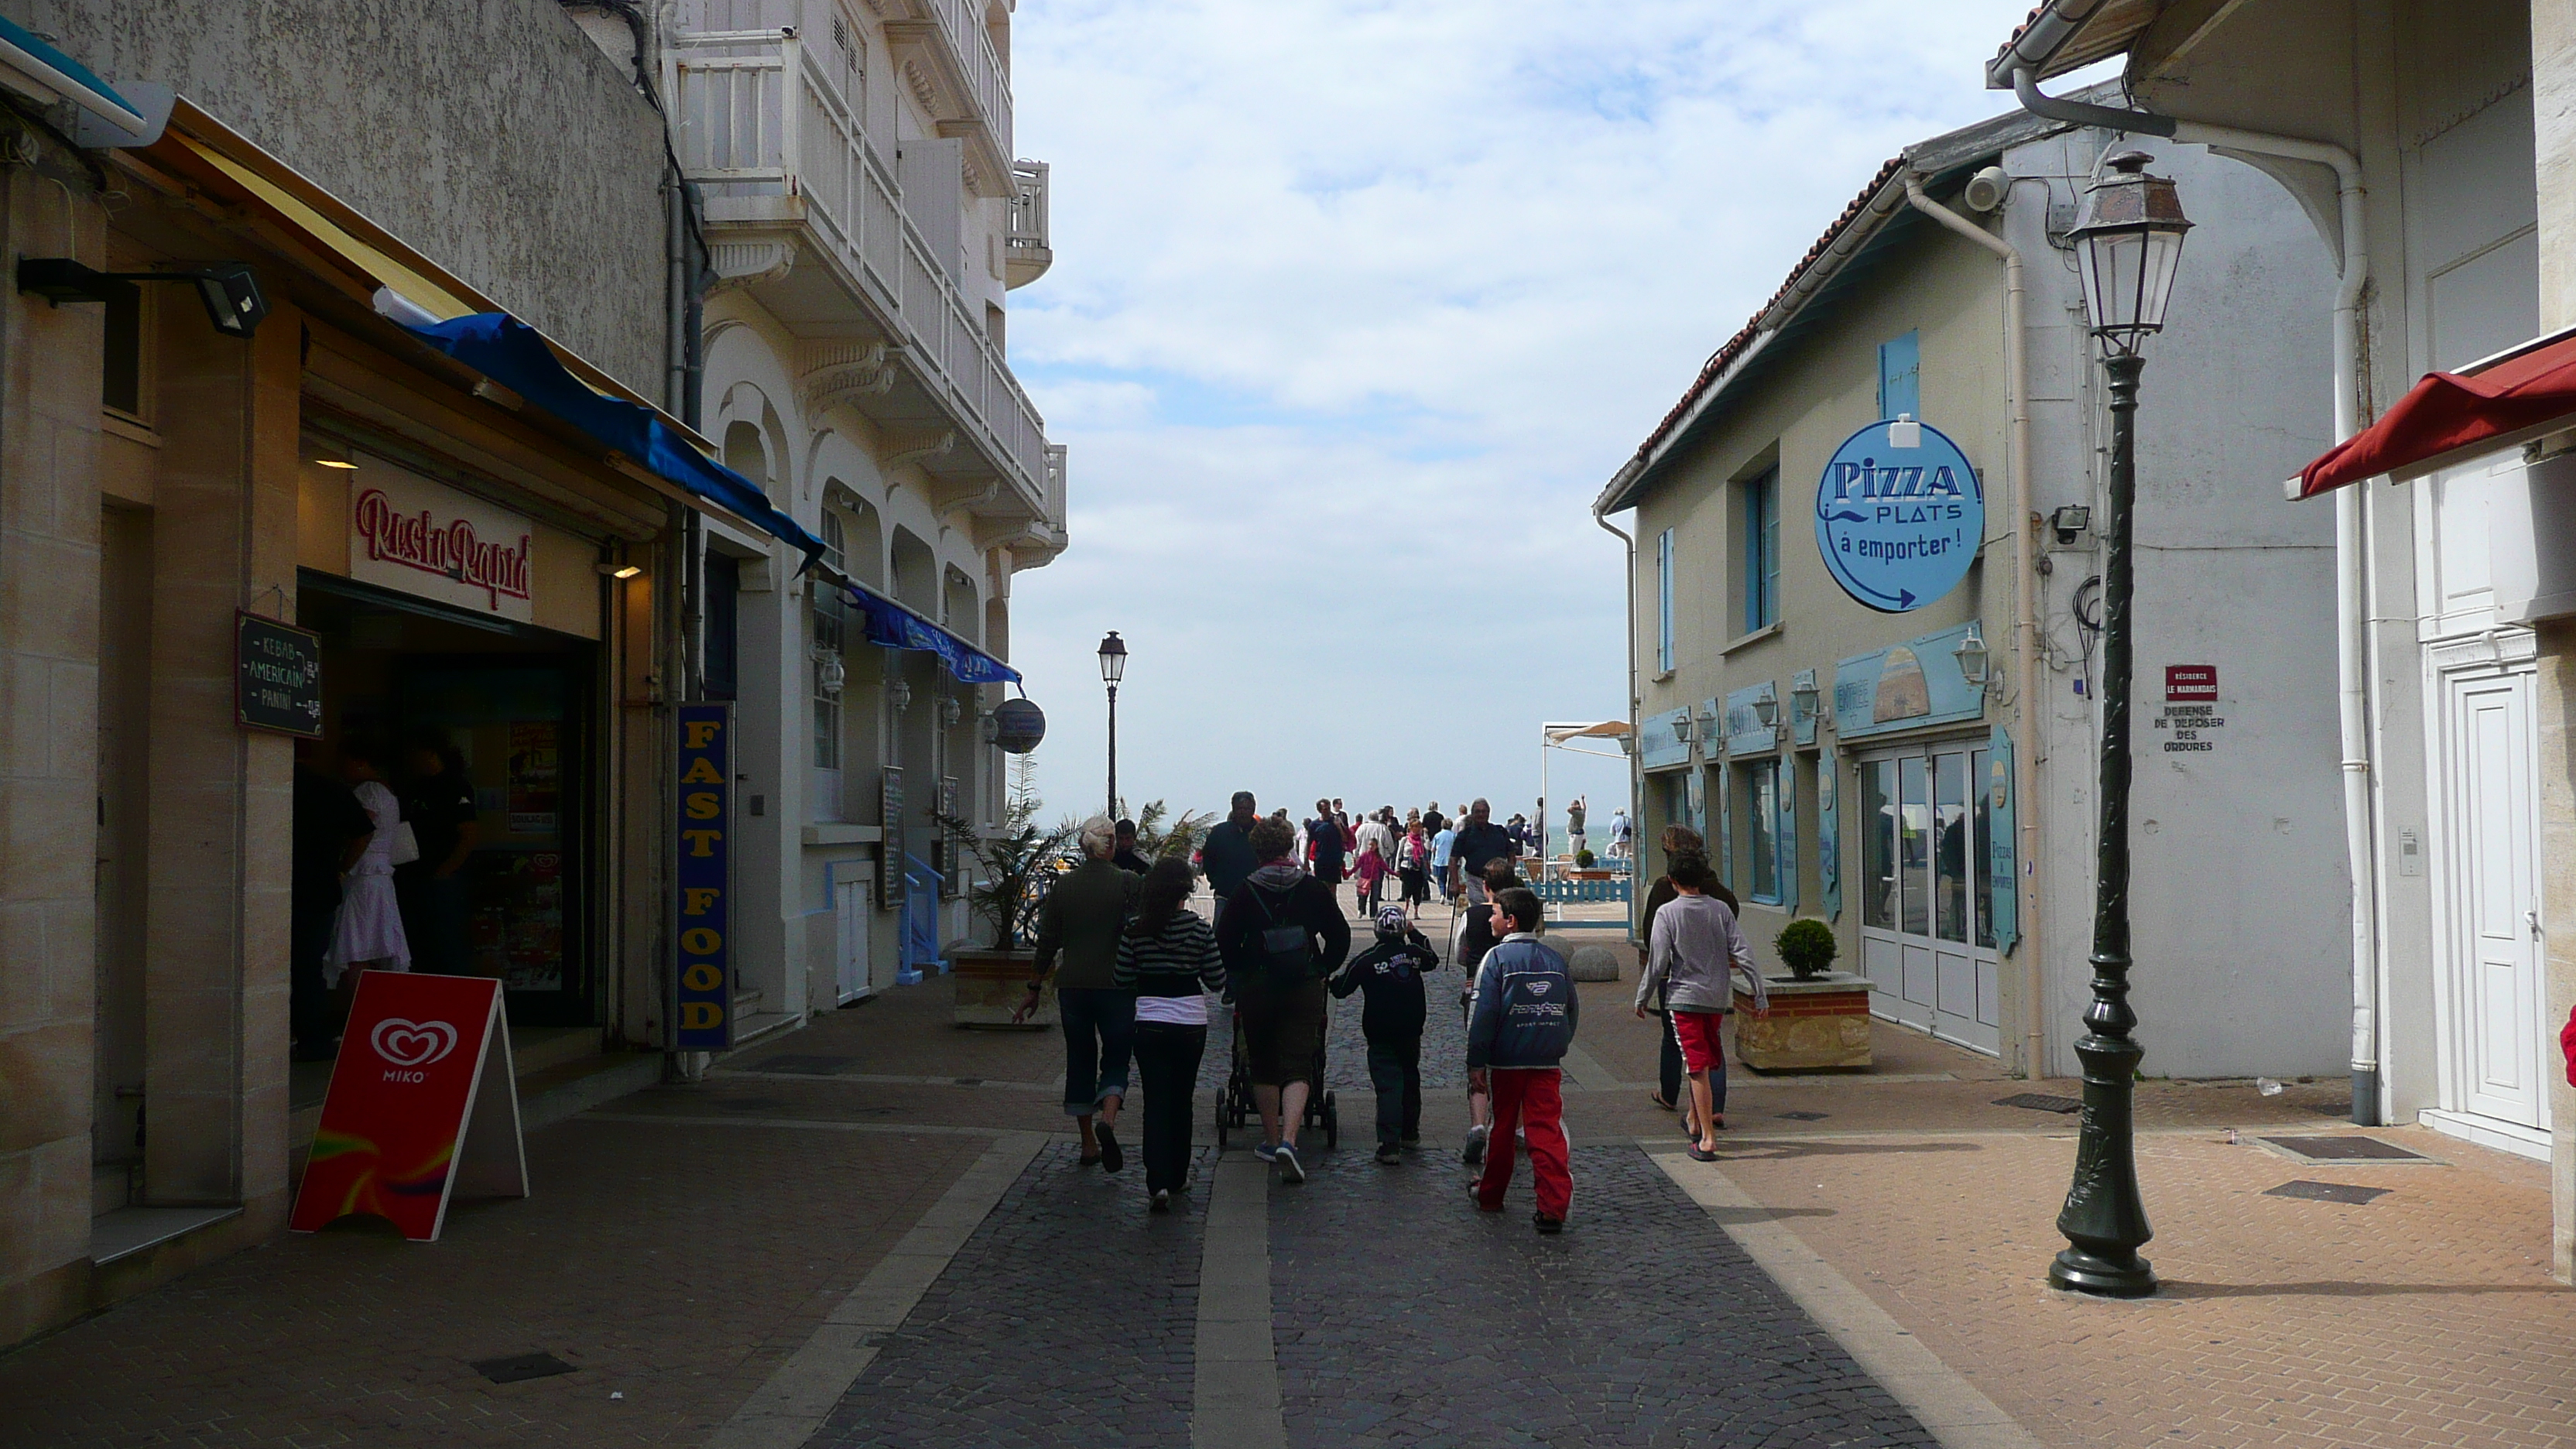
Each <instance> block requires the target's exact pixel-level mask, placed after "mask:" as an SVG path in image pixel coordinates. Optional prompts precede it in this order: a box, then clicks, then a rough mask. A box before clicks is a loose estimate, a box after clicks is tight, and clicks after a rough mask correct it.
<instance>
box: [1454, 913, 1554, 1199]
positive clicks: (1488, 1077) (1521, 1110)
mask: <svg viewBox="0 0 2576 1449" xmlns="http://www.w3.org/2000/svg"><path fill="white" fill-rule="evenodd" d="M1541 913H1542V908H1541V907H1540V905H1539V901H1538V894H1537V893H1536V892H1534V891H1532V890H1530V889H1528V888H1527V887H1523V886H1515V887H1511V888H1509V889H1506V890H1501V891H1497V892H1496V893H1495V895H1494V928H1495V929H1496V930H1498V931H1501V932H1502V933H1503V939H1502V943H1501V944H1500V945H1497V946H1496V947H1494V949H1493V950H1491V951H1488V952H1486V953H1485V963H1484V965H1482V966H1480V967H1478V968H1477V971H1476V1014H1475V1016H1474V1018H1473V1019H1472V1020H1470V1021H1469V1022H1468V1023H1467V1080H1468V1081H1469V1082H1470V1083H1472V1084H1474V1085H1476V1086H1479V1087H1484V1088H1486V1089H1488V1090H1490V1091H1491V1092H1492V1093H1493V1097H1494V1130H1493V1139H1492V1145H1491V1146H1490V1147H1489V1148H1488V1149H1487V1150H1486V1153H1485V1170H1484V1172H1483V1174H1482V1175H1481V1176H1479V1177H1478V1178H1477V1179H1476V1185H1475V1188H1474V1192H1475V1195H1476V1206H1477V1207H1479V1208H1481V1209H1483V1210H1484V1211H1486V1212H1489V1213H1498V1212H1501V1211H1502V1210H1503V1192H1504V1190H1505V1189H1506V1188H1509V1187H1510V1186H1511V1185H1512V1129H1513V1128H1514V1127H1515V1126H1518V1127H1519V1128H1520V1129H1521V1130H1522V1131H1523V1132H1525V1133H1527V1134H1528V1137H1529V1151H1530V1179H1531V1183H1530V1185H1531V1186H1532V1187H1533V1188H1535V1189H1536V1190H1537V1193H1538V1213H1537V1216H1536V1217H1535V1219H1534V1220H1533V1221H1534V1222H1535V1225H1536V1226H1537V1228H1538V1230H1539V1231H1540V1232H1542V1233H1557V1232H1562V1231H1564V1229H1565V1214H1566V1210H1567V1209H1568V1208H1569V1207H1571V1206H1572V1204H1573V1201H1574V1176H1573V1173H1572V1172H1571V1170H1570V1169H1569V1167H1568V1163H1567V1156H1566V1145H1565V1097H1564V1095H1563V1087H1564V1077H1565V1073H1564V1071H1563V1069H1562V1067H1561V1066H1560V1065H1559V1064H1560V1063H1562V1062H1563V1061H1564V1060H1565V1053H1566V1050H1567V1048H1569V1047H1571V1046H1573V1045H1574V1030H1575V1027H1576V1026H1578V1025H1579V1024H1580V1022H1581V1017H1582V1002H1581V1000H1580V998H1578V997H1577V996H1576V995H1575V994H1574V978H1573V976H1572V975H1571V974H1570V973H1568V972H1567V970H1566V969H1565V958H1564V957H1562V956H1559V955H1558V954H1556V952H1555V951H1554V950H1552V949H1550V948H1549V947H1548V946H1547V945H1545V944H1544V943H1542V942H1541V941H1540V940H1539V938H1538V934H1537V932H1538V926H1539V921H1540V916H1541Z"/></svg>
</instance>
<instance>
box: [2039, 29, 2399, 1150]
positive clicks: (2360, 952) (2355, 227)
mask: <svg viewBox="0 0 2576 1449" xmlns="http://www.w3.org/2000/svg"><path fill="white" fill-rule="evenodd" d="M2013 94H2014V95H2016V96H2018V97H2020V98H2021V104H2022V109H2024V110H2026V111H2029V112H2030V113H2031V114H2033V115H2038V116H2046V117H2048V118H2050V119H2051V120H2059V121H2067V122H2070V123H2072V124H2075V125H2079V126H2100V127H2104V128H2106V129H2110V130H2115V131H2132V132H2137V133H2139V134H2142V135H2150V136H2169V137H2171V138H2173V139H2174V140H2176V141H2180V142H2183V143H2185V144H2188V145H2195V146H2207V147H2209V148H2210V149H2212V150H2214V151H2220V152H2227V151H2248V152H2253V153H2255V154H2257V155H2263V156H2278V157H2281V158H2283V159H2285V160H2291V161H2307V162H2312V163H2314V164H2317V165H2320V166H2326V167H2330V168H2332V170H2333V171H2334V174H2335V192H2336V197H2337V200H2338V203H2339V208H2338V209H2339V212H2340V217H2339V220H2340V222H2341V230H2342V233H2343V237H2342V240H2343V275H2342V276H2341V278H2340V279H2339V280H2338V281H2337V283H2336V286H2335V302H2334V389H2335V395H2334V430H2335V441H2336V442H2342V441H2343V440H2345V439H2347V438H2349V437H2351V436H2352V435H2353V434H2354V433H2356V432H2359V431H2360V430H2361V297H2362V293H2363V292H2364V291H2365V290H2367V289H2368V287H2369V284H2370V240H2369V233H2368V231H2367V230H2366V228H2365V227H2364V226H2363V220H2364V214H2363V207H2362V200H2363V190H2362V184H2361V162H2360V161H2359V159H2358V158H2356V157H2355V156H2354V155H2353V154H2352V153H2351V152H2350V151H2347V150H2345V149H2344V148H2343V147H2341V146H2336V145H2331V144H2328V143H2326V142H2323V141H2303V140H2300V139H2297V138H2296V137H2291V136H2272V135H2266V134H2264V133H2262V132H2260V131H2240V130H2238V129H2236V128H2235V127H2233V126H2213V125H2207V124H2204V123H2202V122H2199V121H2187V120H2183V119H2182V118H2180V117H2177V116H2158V115H2150V114H2149V113H2147V112H2145V111H2124V110H2119V109H2117V108H2114V107H2111V106H2093V105H2086V104H2084V103H2082V102H2080V101H2064V100H2058V99H2055V98H2053V97H2050V96H2045V95H2042V94H2040V91H2039V86H2038V83H2037V81H2036V80H2035V79H2034V78H2033V77H2032V75H2031V73H2030V71H2029V69H2028V68H2027V67H2025V68H2021V69H2017V70H2015V71H2014V72H2013ZM2362 491H2363V490H2362V489H2360V488H2342V489H2337V490H2336V491H2335V675H2336V685H2337V693H2338V698H2339V701H2340V705H2341V708H2340V710H2339V711H2338V715H2339V719H2338V724H2339V729H2340V733H2341V735H2342V744H2343V828H2344V853H2345V856H2346V858H2347V865H2348V868H2349V870H2350V871H2351V874H2352V1120H2353V1121H2354V1122H2355V1123H2357V1124H2359V1125H2361V1126H2364V1127H2376V1126H2378V1125H2380V1111H2379V1100H2380V1070H2379V954H2380V931H2379V903H2380V899H2381V896H2382V894H2383V893H2382V892H2381V890H2380V888H2379V850H2378V821H2377V820H2376V819H2375V818H2374V816H2373V811H2372V803H2371V778H2370V760H2371V706H2370V679H2371V670H2372V669H2373V668H2374V667H2375V666H2376V663H2377V659H2376V654H2377V650H2376V646H2375V645H2374V644H2373V642H2372V640H2371V638H2370V613H2369V600H2370V588H2369V573H2368V570H2369V566H2370V563H2369V552H2368V549H2367V542H2368V540H2367V539H2366V538H2365V536H2364V535H2365V530H2366V524H2367V519H2366V515H2365V508H2366V506H2367V500H2366V499H2364V498H2363V497H2362V496H2361V494H2362Z"/></svg>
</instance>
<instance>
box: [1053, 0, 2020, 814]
mask: <svg viewBox="0 0 2576 1449" xmlns="http://www.w3.org/2000/svg"><path fill="white" fill-rule="evenodd" d="M2027 4H2028V0H1937V3H1933V4H1928V5H1927V4H1924V3H1921V0H1579V3H1575V4H1566V3H1563V0H1551V3H1532V0H1401V3H1390V0H1261V3H1254V0H1020V7H1019V12H1018V19H1017V21H1016V22H1015V24H1014V29H1013V37H1014V47H1015V52H1016V53H1015V56H1014V63H1013V71H1014V76H1015V89H1016V96H1017V105H1016V110H1017V128H1018V150H1019V153H1020V154H1021V155H1023V156H1030V157H1036V158H1039V159H1042V160H1045V161H1048V162H1051V163H1052V164H1053V166H1054V178H1053V179H1054V196H1053V206H1054V228H1055V236H1054V246H1055V255H1056V262H1055V266H1054V269H1053V270H1052V271H1051V272H1050V273H1049V274H1048V275H1047V276H1046V277H1045V278H1044V279H1043V280H1041V281H1039V282H1038V283H1036V284H1035V285H1033V286H1030V287H1027V288H1024V289H1022V290H1021V291H1019V292H1017V293H1015V294H1014V295H1013V298H1012V302H1013V311H1012V314H1011V323H1010V328H1011V330H1010V339H1011V355H1012V361H1013V365H1014V366H1015V367H1016V369H1017V370H1018V372H1019V375H1020V377H1021V379H1022V380H1023V382H1024V383H1025V385H1026V386H1027V388H1028V390H1029V393H1030V394H1031V396H1032V397H1033V398H1034V399H1035V400H1036V402H1037V405H1038V407H1039V408H1040V409H1041V410H1042V411H1043V412H1044V413H1045V414H1046V417H1047V420H1048V432H1049V434H1050V435H1051V436H1052V437H1053V438H1054V439H1055V440H1056V441H1058V442H1062V443H1067V444H1069V445H1071V448H1072V459H1071V489H1072V493H1071V515H1072V517H1071V532H1072V547H1071V550H1070V551H1069V552H1067V553H1066V554H1065V556H1064V557H1062V558H1061V559H1058V560H1057V561H1056V562H1055V563H1054V564H1052V565H1050V566H1049V567H1047V568H1045V569H1043V570H1039V571H1036V572H1032V573H1026V574H1022V575H1020V576H1019V579H1018V581H1017V583H1016V585H1015V605H1016V607H1015V608H1014V610H1013V634H1014V638H1013V640H1012V650H1011V652H1012V656H1013V660H1014V662H1015V663H1016V664H1017V665H1018V666H1019V667H1020V668H1021V669H1022V670H1023V671H1025V673H1026V674H1027V676H1028V690H1029V694H1030V696H1031V697H1032V698H1033V699H1035V700H1036V701H1037V702H1038V703H1039V704H1041V705H1042V706H1043V707H1044V708H1045V709H1046V711H1047V715H1048V719H1049V735H1048V739H1047V742H1046V744H1045V745H1044V746H1043V747H1042V748H1041V749H1040V750H1039V752H1038V761H1039V777H1040V787H1041V789H1042V791H1043V792H1044V793H1045V794H1046V795H1047V797H1048V799H1049V803H1050V806H1051V808H1054V809H1066V810H1071V809H1074V808H1077V807H1079V806H1083V805H1087V804H1088V803H1089V802H1091V801H1094V800H1097V799H1098V798H1099V797H1100V792H1101V790H1102V789H1103V784H1102V770H1101V761H1102V758H1103V744H1104V741H1103V720H1102V713H1103V710H1102V692H1101V685H1100V679H1099V671H1098V667H1097V664H1096V663H1095V660H1094V650H1095V648H1096V646H1097V644H1098V643H1099V640H1100V636H1101V633H1102V632H1103V631H1104V630H1108V629H1116V630H1118V631H1120V632H1121V634H1122V635H1124V637H1125V638H1126V640H1127V641H1128V644H1129V647H1130V649H1131V650H1132V651H1133V655H1132V662H1131V664H1130V666H1129V669H1128V674H1127V682H1126V684H1125V686H1124V687H1123V688H1122V690H1121V692H1120V698H1119V705H1120V710H1119V741H1120V748H1119V763H1120V786H1121V792H1122V793H1123V794H1125V795H1126V796H1127V798H1128V799H1129V800H1130V801H1131V802H1133V801H1143V800H1148V799H1153V798H1156V797H1158V796H1159V797H1164V798H1168V799H1169V800H1170V801H1172V802H1173V803H1174V804H1175V805H1182V804H1186V805H1189V806H1192V807H1196V808H1202V809H1206V808H1214V809H1218V810H1222V809H1223V808H1224V800H1225V797H1226V796H1227V795H1228V794H1229V793H1230V792H1231V791H1233V790H1235V789H1237V788H1249V789H1251V790H1253V791H1255V792H1257V793H1258V794H1259V795H1260V796H1261V799H1262V802H1263V807H1264V808H1265V809H1267V808H1269V807H1270V806H1271V805H1273V804H1294V805H1299V806H1311V803H1312V802H1313V800H1314V799H1315V798H1316V797H1317V796H1319V795H1339V796H1342V797H1345V798H1347V799H1348V800H1349V801H1350V802H1351V803H1352V804H1353V805H1355V806H1356V805H1359V804H1362V803H1366V804H1368V805H1372V806H1374V805H1377V804H1382V803H1387V802H1390V801H1391V802H1395V803H1397V804H1399V805H1406V804H1419V803H1421V802H1423V801H1425V800H1429V799H1431V798H1433V797H1435V796H1436V797H1438V798H1439V799H1440V800H1442V801H1443V802H1454V801H1456V800H1459V799H1462V798H1465V797H1467V796H1470V795H1476V794H1483V795H1489V796H1492V797H1493V798H1494V800H1495V802H1496V804H1497V806H1498V810H1499V812H1501V813H1508V812H1509V811H1510V810H1513V809H1520V810H1527V809H1529V808H1530V805H1531V801H1532V799H1533V798H1534V797H1535V796H1536V794H1537V793H1538V786H1539V779H1538V775H1539V760H1538V755H1539V751H1538V747H1537V740H1538V728H1539V724H1540V722H1541V721H1542V720H1573V719H1604V718H1613V717H1617V716H1619V715H1621V714H1623V713H1624V712H1625V682H1624V675H1625V671H1626V655H1625V645H1624V643H1623V640H1622V635H1621V617H1622V612H1623V608H1624V598H1623V592H1622V591H1623V584H1622V557H1621V551H1620V546H1619V544H1618V543H1617V542H1616V541H1615V540H1614V539H1612V538H1611V537H1610V536H1608V535H1607V534H1604V533H1602V532H1600V531H1599V530H1598V529H1596V528H1595V527H1594V526H1593V522H1592V519H1591V517H1590V513H1589V504H1590V502H1591V500H1592V498H1593V497H1594V496H1595V495H1596V494H1597V493H1598V491H1599V490H1600V488H1601V486H1602V484H1603V483H1604V482H1605V481H1606V480H1607V479H1608V478H1609V477H1610V475H1611V473H1612V472H1614V471H1615V470H1616V469H1617V468H1618V466H1619V465H1620V463H1621V461H1622V460H1623V459H1625V458H1626V456H1627V455H1628V454H1629V453H1630V452H1631V451H1632V450H1633V449H1634V448H1635V447H1636V445H1637V443H1638V442H1639V441H1640V440H1641V439H1642V438H1643V437H1644V435H1645V432H1646V430H1647V429H1648V428H1649V427H1651V426H1652V425H1653V423H1654V421H1655V420H1656V419H1657V418H1658V417H1660V416H1661V415H1662V414H1663V413H1664V411H1665V410H1666V409H1667V408H1668V407H1670V406H1671V405H1672V403H1673V401H1674V399H1675V398H1676V397H1677V396H1678V395H1679V393H1680V391H1681V389H1682V388H1683V387H1684V386H1685V385H1686V384H1687V383H1688V382H1689V380H1690V378H1691V376H1692V375H1693V374H1694V373H1695V372H1696V371H1697V369H1698V367H1699V364H1700V362H1701V361H1702V360H1703V359H1704V358H1705V357H1706V356H1707V355H1708V354H1709V353H1710V352H1711V351H1713V350H1714V349H1715V348H1716V347H1717V345H1718V344H1719V343H1720V342H1722V341H1724V340H1725V338H1726V337H1727V336H1728V335H1730V334H1731V333H1732V332H1734V331H1735V329H1736V328H1737V327H1739V326H1741V325H1742V323H1743V322H1744V319H1745V318H1746V317H1747V316H1748V315H1750V313H1751V312H1752V310H1753V309H1754V308H1755V307H1756V306H1757V305H1759V304H1760V302H1761V301H1762V300H1763V299H1764V298H1765V297H1767V296H1769V295H1770V293H1771V292H1772V290H1773V289H1774V288H1775V287H1777V286H1778V284H1779V282H1780V280H1781V278H1782V276H1783V275H1785V273H1786V271H1787V269H1788V268H1789V266H1790V265H1791V264H1792V263H1793V262H1794V261H1795V260H1796V259H1797V257H1798V255H1799V254H1800V253H1801V252H1803V251H1804V250H1805V248H1806V246H1807V244H1808V243H1809V242H1810V241H1812V240H1813V239H1814V238H1815V236H1816V234H1817V233H1818V232H1819V231H1821V230H1822V229H1823V227H1824V226H1825V225H1826V223H1828V222H1829V221H1831V220H1832V218H1833V217H1834V215H1835V214H1836V213H1837V212H1838V211H1839V210H1840V209H1841V208H1842V206H1843V204H1844V203H1845V202H1846V201H1847V200H1848V199H1849V198H1850V197H1851V195H1852V194H1853V193H1854V192H1855V191H1857V190H1858V189H1859V188H1860V186H1861V185H1862V184H1863V183H1864V182H1866V181H1867V180H1868V179H1869V177H1870V175H1871V173H1872V172H1873V171H1874V170H1875V168H1876V167H1877V166H1878V164H1879V163H1880V162H1881V161H1882V160H1884V159H1885V158H1886V157H1888V156H1890V155H1892V154H1894V153H1895V152H1896V151H1897V150H1899V149H1900V148H1902V147H1903V146H1904V145H1905V144H1907V143H1908V142H1911V141H1914V140H1918V139H1921V138H1922V137H1925V136H1929V135H1934V134H1938V133H1940V132H1942V131H1945V130H1949V129H1951V128H1953V127H1956V126H1961V125H1965V124H1967V123H1969V122H1972V121H1975V120H1978V119H1981V118H1983V117H1985V116H1988V115H1992V114H1995V113H1997V112H1999V111H2002V110H2005V109H2008V108H2009V105H2010V97H2009V96H2008V95H2004V94H2001V93H1997V92H1990V91H1987V90H1985V89H1983V86H1982V81H1981V71H1980V64H1981V62H1982V61H1983V59H1984V58H1985V57H1986V56H1988V55H1990V54H1991V53H1992V52H1993V51H1994V50H1995V48H1996V47H1997V46H1998V45H1999V44H2000V43H2001V41H2002V40H2003V38H2004V37H2005V36H2006V35H2007V34H2008V33H2009V32H2010V29H2011V27H2012V25H2013V24H2014V22H2015V21H2016V20H2017V19H2018V18H2019V17H2020V15H2021V14H2022V13H2023V12H2024V11H2025V10H2026V8H2027ZM1614 521H1621V520H1614ZM1552 768H1553V769H1554V773H1553V780H1552V786H1553V793H1554V794H1555V795H1556V796H1557V798H1558V799H1559V800H1563V799H1565V798H1568V797H1570V796H1571V795H1572V794H1574V793H1576V792H1577V791H1585V792H1588V793H1589V794H1590V796H1591V799H1592V802H1593V804H1594V806H1595V808H1596V810H1598V811H1599V812H1600V813H1601V814H1603V815H1604V816H1606V815H1607V813H1608V809H1609V802H1611V801H1612V800H1614V799H1616V798H1618V797H1619V796H1621V795H1623V794H1624V791H1625V783H1624V782H1625V779H1626V772H1625V768H1624V766H1622V765H1620V764H1618V763H1616V762H1608V761H1604V762H1568V763H1566V764H1565V765H1563V766H1562V767H1552Z"/></svg>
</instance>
